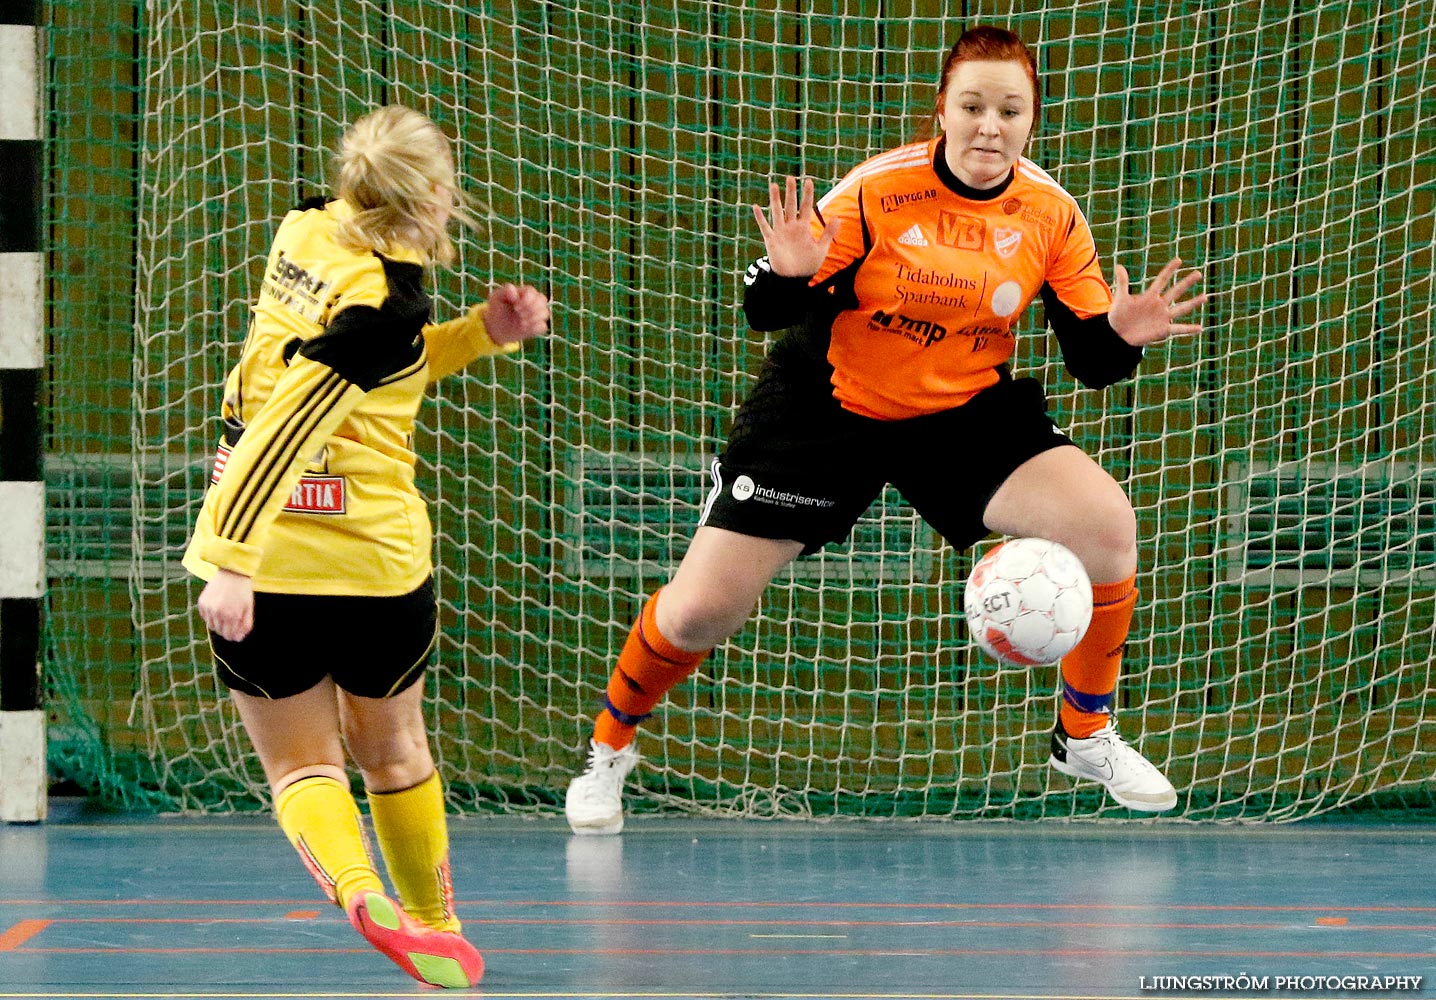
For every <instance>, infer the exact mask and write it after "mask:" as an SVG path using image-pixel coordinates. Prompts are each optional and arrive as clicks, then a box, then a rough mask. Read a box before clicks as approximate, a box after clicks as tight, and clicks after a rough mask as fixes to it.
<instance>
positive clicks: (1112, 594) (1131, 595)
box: [1062, 574, 1137, 739]
mask: <svg viewBox="0 0 1436 1000" xmlns="http://www.w3.org/2000/svg"><path fill="white" fill-rule="evenodd" d="M1136 606H1137V577H1136V575H1135V574H1134V575H1132V576H1129V577H1127V579H1125V580H1121V581H1119V582H1117V583H1094V584H1092V624H1091V625H1089V626H1088V627H1087V634H1086V635H1084V636H1083V637H1082V641H1081V642H1079V643H1078V644H1077V648H1076V649H1074V650H1072V652H1070V653H1068V654H1067V655H1066V656H1064V657H1063V658H1062V728H1063V729H1065V730H1066V731H1067V735H1068V736H1073V737H1076V738H1077V739H1085V738H1086V737H1088V736H1091V735H1092V734H1093V733H1095V732H1096V731H1097V730H1099V729H1101V728H1102V727H1103V726H1105V725H1107V723H1108V722H1110V721H1111V716H1112V700H1113V697H1114V696H1115V694H1116V692H1117V675H1118V674H1119V673H1121V670H1122V649H1123V647H1124V646H1125V645H1126V642H1127V633H1128V632H1130V631H1131V630H1132V609H1133V608H1135V607H1136Z"/></svg>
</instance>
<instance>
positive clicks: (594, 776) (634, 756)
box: [563, 740, 639, 835]
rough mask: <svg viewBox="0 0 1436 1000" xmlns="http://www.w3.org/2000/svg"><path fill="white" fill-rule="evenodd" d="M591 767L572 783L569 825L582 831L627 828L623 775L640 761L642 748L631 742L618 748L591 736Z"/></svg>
mask: <svg viewBox="0 0 1436 1000" xmlns="http://www.w3.org/2000/svg"><path fill="white" fill-rule="evenodd" d="M588 745H589V751H588V767H587V769H585V770H584V772H583V773H582V774H580V775H579V776H578V777H577V778H574V779H573V780H572V781H570V782H569V783H568V794H567V795H566V796H565V797H564V800H563V811H564V813H565V814H566V815H567V816H568V825H569V827H570V828H571V829H572V830H573V832H574V833H577V834H580V835H591V834H606V833H621V832H622V831H623V779H624V778H626V777H628V772H629V771H632V770H633V765H635V764H637V763H638V759H639V758H638V749H637V747H636V746H635V744H633V743H630V744H628V746H626V747H624V748H623V749H622V750H615V749H613V747H611V746H609V745H608V744H607V743H600V742H598V740H589V741H588Z"/></svg>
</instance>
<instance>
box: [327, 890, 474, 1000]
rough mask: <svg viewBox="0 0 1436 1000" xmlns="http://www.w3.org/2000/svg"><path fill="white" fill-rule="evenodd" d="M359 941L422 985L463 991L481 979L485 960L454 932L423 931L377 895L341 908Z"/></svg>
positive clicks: (426, 928) (362, 896) (361, 896)
mask: <svg viewBox="0 0 1436 1000" xmlns="http://www.w3.org/2000/svg"><path fill="white" fill-rule="evenodd" d="M345 912H346V913H348V914H349V922H350V923H351V924H353V925H354V929H355V930H356V931H358V932H359V933H360V934H362V935H364V939H365V940H366V941H368V942H369V943H370V944H372V945H373V946H374V947H375V948H377V949H379V951H380V952H382V953H383V954H385V955H387V956H388V957H389V958H390V959H392V960H393V962H394V963H395V964H396V965H398V966H399V968H401V969H403V970H404V971H405V972H407V973H408V974H409V975H411V976H413V977H414V978H415V979H417V980H419V982H421V983H428V984H429V985H430V986H446V987H449V988H450V989H464V988H465V987H469V986H477V985H478V983H479V980H480V979H482V978H484V957H483V956H482V955H480V954H479V950H478V949H477V948H475V947H474V946H473V945H471V944H469V942H467V941H465V940H464V939H463V936H462V935H459V934H455V933H454V932H453V931H441V930H437V929H435V928H433V927H429V926H426V925H425V924H422V923H420V922H419V921H417V920H415V919H414V918H413V917H411V916H409V914H407V913H405V912H404V911H403V909H402V908H401V907H400V906H399V904H398V903H396V902H394V901H393V900H392V899H390V898H389V897H388V896H386V895H384V894H383V893H382V892H361V893H359V894H358V895H357V896H355V897H354V898H353V899H351V900H350V901H349V905H348V906H347V907H345Z"/></svg>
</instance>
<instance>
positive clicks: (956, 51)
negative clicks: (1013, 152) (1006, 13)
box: [921, 25, 1042, 135]
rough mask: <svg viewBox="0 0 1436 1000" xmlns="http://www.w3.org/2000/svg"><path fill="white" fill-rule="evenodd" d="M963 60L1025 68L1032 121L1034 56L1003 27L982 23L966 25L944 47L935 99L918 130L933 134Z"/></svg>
mask: <svg viewBox="0 0 1436 1000" xmlns="http://www.w3.org/2000/svg"><path fill="white" fill-rule="evenodd" d="M965 62H1014V63H1017V64H1018V65H1019V66H1021V67H1022V68H1023V69H1024V70H1026V71H1027V79H1028V80H1029V81H1030V82H1031V84H1032V118H1033V121H1036V120H1037V119H1038V117H1039V116H1040V114H1041V112H1042V85H1041V84H1040V83H1039V82H1038V79H1037V59H1036V57H1034V56H1033V55H1032V50H1031V49H1029V48H1028V47H1027V45H1026V44H1025V43H1024V42H1023V41H1022V39H1021V38H1019V37H1018V36H1017V35H1016V34H1015V33H1013V32H1011V31H1008V30H1007V29H1006V28H994V27H991V26H990V25H983V26H981V27H978V28H969V29H968V30H966V31H964V32H963V33H962V34H961V35H960V36H959V37H958V39H957V42H956V43H955V44H954V45H953V46H952V48H951V49H949V50H948V53H947V58H946V59H944V60H943V61H942V72H941V73H939V74H938V77H937V100H936V101H935V102H934V103H933V110H932V115H931V117H930V118H929V119H928V120H927V121H926V122H925V123H924V127H923V128H922V130H921V132H923V133H926V134H929V135H931V134H936V130H937V116H938V115H939V114H940V113H941V111H942V102H943V100H944V98H946V97H947V87H948V84H949V83H951V82H952V74H953V73H954V72H955V71H956V70H957V66H958V64H959V63H965Z"/></svg>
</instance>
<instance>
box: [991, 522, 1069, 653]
mask: <svg viewBox="0 0 1436 1000" xmlns="http://www.w3.org/2000/svg"><path fill="white" fill-rule="evenodd" d="M963 608H964V610H965V611H966V613H967V627H968V630H969V631H970V632H971V633H972V638H973V640H974V641H975V642H976V643H977V644H978V645H979V646H981V647H982V648H983V649H985V650H987V652H988V653H989V654H990V655H992V656H994V657H996V658H997V659H999V660H1001V661H1003V662H1004V663H1010V664H1013V665H1015V666H1022V667H1030V666H1035V665H1036V664H1039V663H1055V662H1056V661H1058V660H1060V659H1061V658H1062V657H1064V656H1066V655H1067V654H1068V653H1070V652H1071V651H1072V647H1074V646H1076V645H1077V643H1079V642H1080V641H1081V640H1082V636H1083V635H1085V634H1086V633H1087V626H1088V625H1089V624H1091V622H1092V581H1091V580H1089V579H1088V578H1087V571H1086V570H1085V569H1083V568H1082V562H1081V560H1079V559H1078V558H1077V556H1076V555H1074V554H1073V552H1072V550H1071V549H1069V548H1067V547H1066V546H1065V545H1060V544H1058V543H1057V542H1053V541H1049V540H1048V539H1046V538H1014V539H1012V540H1010V541H1007V542H1004V543H1003V544H1001V545H999V546H998V547H997V548H995V549H993V550H992V551H991V552H988V553H987V555H985V556H983V557H982V558H981V559H979V560H978V561H977V565H976V566H974V567H973V568H972V575H971V576H969V577H968V578H967V589H966V591H965V592H964V594H963Z"/></svg>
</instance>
